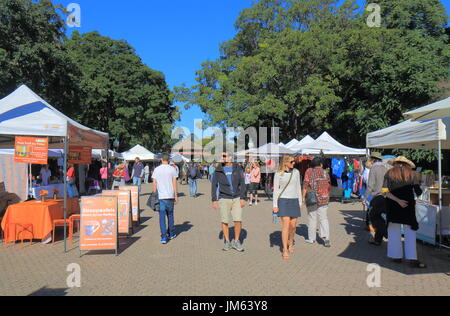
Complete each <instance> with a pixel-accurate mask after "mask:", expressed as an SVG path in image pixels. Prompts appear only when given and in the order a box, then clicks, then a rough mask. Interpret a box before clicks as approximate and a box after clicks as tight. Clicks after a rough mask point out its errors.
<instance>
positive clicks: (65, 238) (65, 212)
mask: <svg viewBox="0 0 450 316" xmlns="http://www.w3.org/2000/svg"><path fill="white" fill-rule="evenodd" d="M67 151H68V144H67V136H65V137H64V168H63V169H64V170H63V177H64V253H67V225H66V221H67Z"/></svg>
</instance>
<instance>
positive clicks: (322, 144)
mask: <svg viewBox="0 0 450 316" xmlns="http://www.w3.org/2000/svg"><path fill="white" fill-rule="evenodd" d="M290 149H291V150H293V151H295V152H296V153H298V154H302V155H315V154H319V153H323V154H324V155H328V156H366V155H367V150H366V149H357V148H351V147H348V146H345V145H342V144H341V143H339V142H338V141H337V140H335V139H334V138H333V137H331V136H330V134H328V133H327V132H324V133H323V134H322V135H321V136H320V137H319V138H317V139H316V140H315V141H305V142H303V143H300V144H298V145H297V146H294V147H291V148H290Z"/></svg>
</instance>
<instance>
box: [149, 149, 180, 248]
mask: <svg viewBox="0 0 450 316" xmlns="http://www.w3.org/2000/svg"><path fill="white" fill-rule="evenodd" d="M169 161H170V156H169V155H168V154H164V155H163V157H162V160H161V162H162V164H161V165H160V166H159V167H158V168H156V169H155V171H154V172H153V175H152V179H153V193H154V194H155V193H156V192H158V199H159V226H160V228H161V243H162V244H164V245H165V244H167V242H168V241H169V240H172V239H174V238H175V237H176V236H177V235H176V233H175V221H174V208H175V204H177V203H178V186H177V172H176V170H175V168H173V167H171V166H170V165H169ZM166 216H167V218H168V221H169V229H167V225H166Z"/></svg>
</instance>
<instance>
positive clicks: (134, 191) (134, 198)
mask: <svg viewBox="0 0 450 316" xmlns="http://www.w3.org/2000/svg"><path fill="white" fill-rule="evenodd" d="M119 190H128V191H131V214H132V215H133V222H139V220H140V214H139V188H138V187H137V186H125V187H119Z"/></svg>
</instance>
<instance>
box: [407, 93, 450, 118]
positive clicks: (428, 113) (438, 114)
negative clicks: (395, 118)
mask: <svg viewBox="0 0 450 316" xmlns="http://www.w3.org/2000/svg"><path fill="white" fill-rule="evenodd" d="M404 116H405V117H407V118H411V119H412V120H414V121H424V120H433V119H440V118H444V117H450V98H447V99H444V100H441V101H438V102H436V103H433V104H430V105H427V106H424V107H421V108H418V109H416V110H414V111H410V112H407V113H405V114H404Z"/></svg>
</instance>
